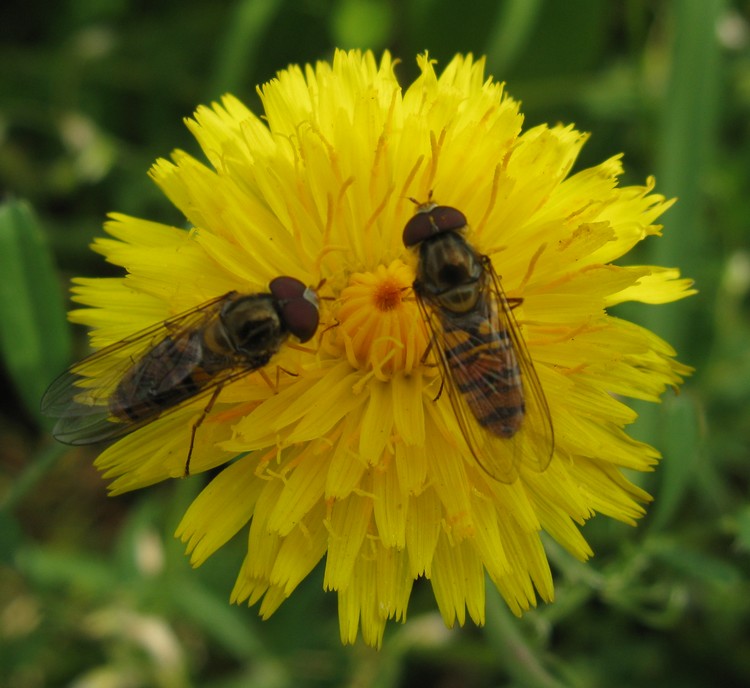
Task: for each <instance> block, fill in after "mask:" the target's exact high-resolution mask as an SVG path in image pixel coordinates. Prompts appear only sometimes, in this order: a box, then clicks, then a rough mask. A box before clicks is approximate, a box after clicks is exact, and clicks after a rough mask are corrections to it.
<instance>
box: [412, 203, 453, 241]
mask: <svg viewBox="0 0 750 688" xmlns="http://www.w3.org/2000/svg"><path fill="white" fill-rule="evenodd" d="M464 227H466V216H465V215H464V214H463V213H462V212H461V211H460V210H456V208H451V207H450V206H448V205H434V206H432V207H430V206H429V205H426V206H424V207H422V208H420V209H419V210H417V213H416V215H414V217H412V218H411V219H410V220H409V221H408V222H407V223H406V227H404V234H403V241H404V246H406V247H407V248H411V247H412V246H416V245H417V244H420V243H422V242H423V241H424V240H425V239H429V238H430V237H431V236H435V235H436V234H440V232H450V231H455V230H461V229H463V228H464Z"/></svg>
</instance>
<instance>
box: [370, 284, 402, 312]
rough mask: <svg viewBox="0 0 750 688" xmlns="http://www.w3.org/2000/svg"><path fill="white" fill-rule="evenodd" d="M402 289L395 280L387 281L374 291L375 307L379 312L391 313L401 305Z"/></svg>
mask: <svg viewBox="0 0 750 688" xmlns="http://www.w3.org/2000/svg"><path fill="white" fill-rule="evenodd" d="M403 293H404V287H403V286H402V285H401V284H399V283H398V282H397V281H396V280H395V279H388V280H386V281H384V282H382V283H381V284H379V285H378V287H377V289H376V290H375V307H376V308H377V309H378V310H381V311H392V310H393V309H394V308H398V307H399V306H400V305H401V295H402V294H403Z"/></svg>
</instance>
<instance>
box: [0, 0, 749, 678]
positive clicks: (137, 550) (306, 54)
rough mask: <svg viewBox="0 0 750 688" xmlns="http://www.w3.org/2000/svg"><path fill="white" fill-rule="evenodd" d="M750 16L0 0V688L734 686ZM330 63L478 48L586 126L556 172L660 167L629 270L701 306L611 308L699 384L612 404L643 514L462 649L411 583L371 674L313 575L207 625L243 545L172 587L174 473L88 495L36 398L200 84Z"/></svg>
mask: <svg viewBox="0 0 750 688" xmlns="http://www.w3.org/2000/svg"><path fill="white" fill-rule="evenodd" d="M749 22H750V3H749V2H747V1H742V0H734V1H730V0H700V1H693V0H675V1H674V2H660V1H659V0H618V1H615V2H601V1H600V0H567V1H566V2H558V1H556V0H504V1H501V2H491V1H489V0H486V1H480V0H477V1H476V2H473V3H458V2H451V1H449V0H404V1H403V2H398V1H397V0H390V1H389V0H296V1H293V0H244V1H243V0H235V1H232V0H220V1H218V2H213V3H205V2H199V1H198V0H181V1H180V2H177V1H175V0H165V1H164V2H160V3H146V2H126V1H125V0H67V1H64V2H59V3H53V4H50V3H46V2H45V3H42V2H40V1H39V0H31V1H27V2H20V0H8V1H7V2H6V3H5V4H4V9H3V21H2V22H1V23H0V93H2V99H0V178H2V189H3V190H4V199H3V200H4V202H5V205H4V207H3V210H2V213H0V254H2V255H0V270H1V274H2V282H3V283H2V289H0V321H1V322H0V327H2V336H1V337H0V342H2V352H3V362H4V365H3V367H2V369H0V375H2V378H1V379H0V383H1V384H2V385H3V394H2V396H1V397H0V437H1V438H2V441H1V442H0V667H2V668H1V669H0V685H2V686H8V687H9V688H21V687H23V688H36V687H41V686H60V685H70V686H79V687H80V686H87V687H88V686H164V687H168V688H172V687H174V688H178V687H181V686H212V687H220V688H222V687H223V688H230V687H234V686H237V687H239V686H258V687H263V688H266V687H272V688H273V687H276V686H278V687H283V686H357V687H365V686H373V687H383V688H385V687H390V686H393V687H396V686H399V687H400V686H445V687H447V686H465V687H466V688H474V687H480V686H481V687H483V686H498V685H502V686H548V687H557V686H575V687H581V688H588V687H592V688H593V687H597V686H613V687H619V686H623V687H625V686H635V685H637V686H659V687H660V688H667V687H669V686H675V687H677V686H679V687H680V688H686V687H689V688H692V687H695V688H698V687H703V686H706V685H727V686H728V685H750V565H749V557H750V504H749V503H748V483H749V478H750V451H749V447H750V317H749V316H750V237H749V234H748V218H750V195H749V194H748V193H747V189H748V188H750V116H749V115H750V49H749V45H750V23H749ZM336 45H338V46H341V47H360V48H368V47H369V48H373V49H375V50H376V51H381V50H382V49H384V48H389V49H390V50H392V52H393V53H394V54H395V55H397V56H398V57H400V58H402V60H403V63H402V64H401V65H400V67H399V74H400V76H401V78H402V80H403V82H404V83H407V82H408V81H410V80H411V79H412V77H413V76H414V75H415V73H416V67H415V63H414V56H415V54H416V53H417V52H420V51H423V50H429V52H430V54H431V56H432V57H434V58H435V59H437V60H438V61H439V63H441V64H445V63H446V62H447V60H448V59H450V57H451V56H452V55H453V54H454V53H455V52H459V51H460V52H468V51H470V52H473V53H475V54H485V55H487V56H488V68H489V71H490V72H491V73H492V74H494V75H495V76H496V77H497V78H499V79H502V80H505V81H507V83H508V90H509V92H510V93H511V94H512V95H513V96H515V97H516V98H519V99H520V100H522V101H523V108H524V113H525V115H526V121H527V124H528V125H534V124H537V123H540V122H557V121H563V122H575V123H576V124H577V126H578V127H579V128H581V129H583V130H587V131H591V132H593V136H592V138H591V140H590V142H589V143H588V144H587V146H586V147H585V148H584V151H583V154H582V156H581V159H580V161H579V167H585V166H588V165H591V164H595V163H597V162H599V161H601V160H603V159H605V158H607V157H609V156H611V155H613V154H615V153H618V152H620V151H623V152H624V153H625V162H626V167H627V176H626V179H625V180H624V181H625V182H626V183H641V182H642V181H643V180H644V179H645V178H646V177H647V176H648V175H649V174H651V173H656V174H657V181H658V186H657V189H658V190H659V191H661V192H662V193H664V194H666V195H668V196H678V197H679V199H680V201H679V203H678V204H677V205H676V206H675V207H674V208H673V209H672V210H670V211H669V213H668V214H667V215H666V217H665V219H664V222H665V224H666V233H665V238H664V239H663V240H652V241H650V242H647V243H646V245H645V246H643V247H642V248H640V250H639V252H637V253H636V254H635V255H633V256H632V260H633V262H646V261H653V262H656V263H660V264H663V265H670V266H671V265H675V266H679V267H681V268H682V269H683V272H684V273H685V274H686V275H689V276H692V277H695V278H696V279H697V286H698V288H699V289H700V294H699V295H698V296H697V297H693V298H692V299H689V300H687V301H685V302H680V303H677V304H672V305H669V306H663V307H658V308H652V307H648V306H643V305H641V306H636V307H629V308H624V307H623V308H622V310H621V311H620V313H621V314H622V315H623V316H624V317H628V318H630V319H633V320H636V321H638V322H642V323H643V324H646V325H648V326H649V327H651V328H652V329H654V330H656V331H657V332H658V333H659V334H662V335H664V336H666V337H667V338H668V339H669V340H670V342H671V343H673V344H674V345H675V348H676V349H677V350H678V351H679V355H680V359H681V360H682V361H684V362H686V363H689V364H691V365H694V366H695V367H696V373H695V375H694V377H693V378H692V379H691V380H689V381H688V383H687V384H686V385H685V387H684V388H683V390H682V392H681V394H680V396H674V395H671V394H668V395H666V398H665V400H664V403H663V404H662V405H660V406H648V405H645V404H644V405H639V406H638V410H639V412H640V413H641V419H640V420H639V423H638V424H637V427H636V428H635V432H636V434H638V436H640V437H643V438H645V439H647V440H648V441H650V442H653V443H654V444H656V446H658V447H659V448H661V449H662V451H663V453H664V455H665V459H664V461H663V463H662V465H661V467H660V469H659V470H658V471H657V472H656V473H654V474H653V475H649V476H646V477H642V478H640V479H641V482H642V484H643V485H644V487H645V488H646V489H648V490H649V491H650V492H651V493H652V494H654V495H655V497H656V501H655V503H654V505H653V506H652V507H651V509H650V512H649V515H648V517H647V518H646V519H644V522H643V523H642V524H641V525H640V527H639V528H638V529H631V528H628V527H626V526H623V525H621V524H618V523H613V522H610V521H607V520H606V519H604V518H597V519H594V520H593V521H592V522H591V523H589V524H588V525H587V526H586V528H585V534H586V536H587V538H588V539H589V541H590V542H591V544H592V546H593V547H594V549H595V551H596V553H597V555H596V557H595V558H594V560H593V561H592V562H590V563H588V564H585V565H583V564H580V563H578V562H576V561H573V560H571V558H570V557H569V556H568V555H567V554H565V553H564V552H562V551H561V550H560V549H559V548H558V547H557V546H556V545H555V543H553V542H548V543H547V545H548V552H549V556H550V559H551V561H552V565H553V568H554V570H555V574H556V584H557V601H556V602H555V604H553V605H548V606H543V607H540V608H539V609H538V610H536V611H534V612H532V613H529V614H527V615H526V616H525V617H524V618H523V619H521V620H516V619H514V618H512V617H509V615H508V612H507V609H506V608H505V606H504V605H503V604H502V603H501V602H500V601H499V600H498V599H497V598H496V597H494V596H492V594H491V593H490V598H489V600H488V619H487V627H486V628H485V629H474V628H469V627H467V628H465V629H463V630H454V631H447V630H446V629H444V627H443V625H442V621H441V620H440V619H439V617H438V615H437V613H436V611H435V608H434V601H433V600H432V594H431V591H430V589H429V586H428V585H417V586H416V587H415V591H414V594H413V596H412V603H411V606H410V620H409V622H408V623H407V624H406V625H405V626H396V625H392V626H391V627H390V628H389V630H388V632H387V633H386V639H385V643H384V647H383V649H382V651H381V652H380V653H376V652H374V651H371V650H369V649H367V648H364V647H362V646H355V647H354V648H343V647H341V646H340V644H339V640H338V630H337V618H336V609H335V606H336V605H335V599H334V596H333V595H331V594H324V593H322V591H321V575H320V572H315V573H314V574H313V575H312V576H310V578H309V579H308V580H307V581H306V582H305V583H304V584H303V585H302V586H301V587H300V589H299V590H298V591H297V592H296V593H295V595H294V597H293V598H292V600H290V601H289V602H288V603H287V604H285V605H284V606H283V607H282V608H281V610H280V611H279V612H278V613H277V614H276V615H274V616H273V617H272V618H271V619H270V620H269V621H266V622H261V621H259V620H258V619H257V618H256V615H255V612H254V610H251V611H248V610H247V609H244V608H235V607H231V606H229V605H228V603H227V598H228V595H229V591H230V589H231V586H232V583H233V580H234V576H235V573H236V571H237V567H238V565H239V562H240V561H241V559H242V556H243V549H244V547H245V542H244V539H243V538H239V539H238V540H237V541H235V542H233V543H230V545H229V546H227V547H225V548H224V549H223V550H222V551H221V552H219V553H218V554H217V555H215V556H214V557H213V558H212V559H211V560H209V562H208V563H207V564H205V565H204V566H203V567H202V568H201V569H200V570H198V571H195V572H194V571H192V570H190V567H189V564H188V563H187V561H186V560H185V558H184V556H183V552H182V546H181V545H180V544H179V543H177V542H175V541H174V540H173V538H172V533H173V532H174V528H175V526H176V524H177V522H178V521H179V518H180V516H181V514H182V513H183V512H184V510H185V508H186V506H187V504H188V503H189V502H190V500H191V499H192V498H193V497H194V496H195V494H196V493H197V491H198V490H199V488H200V479H199V478H194V479H191V480H190V481H184V482H182V483H177V484H171V485H163V486H158V487H154V488H152V489H150V490H144V491H142V492H141V493H138V494H133V495H127V496H124V497H118V498H117V499H109V498H107V497H106V496H105V489H104V484H103V482H102V480H101V478H100V477H99V476H98V475H97V474H96V473H95V471H94V470H93V468H92V467H91V463H92V459H93V456H94V454H93V453H92V452H91V451H88V450H67V449H65V448H62V447H58V446H56V445H54V444H53V443H52V441H51V440H50V439H49V437H48V435H47V434H46V433H45V431H44V429H43V428H42V427H41V426H40V424H39V423H40V421H39V419H38V418H37V412H36V408H35V405H34V404H33V399H34V398H36V397H37V396H38V394H39V390H40V389H43V388H44V385H45V384H46V383H47V382H48V381H49V379H50V376H51V374H52V370H53V369H60V368H62V367H63V366H64V365H65V362H66V360H68V359H69V356H70V353H69V341H68V338H69V330H68V329H67V328H66V327H64V326H63V325H62V313H63V311H64V294H65V288H66V285H67V282H68V278H69V277H70V276H72V275H76V274H83V275H105V274H112V273H110V272H108V268H107V266H106V265H104V264H103V263H102V261H100V260H99V258H98V257H97V256H96V255H95V254H93V253H92V252H91V251H89V250H88V248H87V244H88V243H89V241H90V240H91V238H92V237H93V236H95V235H97V234H99V233H100V227H101V224H102V221H103V218H104V216H105V214H106V213H107V212H109V211H112V210H119V211H123V212H127V213H129V214H132V215H136V216H142V217H147V218H150V219H154V220H161V221H166V222H172V223H180V222H182V219H181V218H180V217H179V215H178V214H177V212H176V211H175V210H174V209H173V208H171V207H170V206H169V204H168V203H167V201H166V200H165V199H164V198H163V197H162V196H161V194H160V193H159V192H158V190H157V189H156V188H155V187H154V186H153V185H152V184H151V183H150V182H149V180H148V179H147V177H146V174H145V172H146V170H147V169H148V167H149V166H150V164H151V163H152V162H153V160H154V159H155V158H156V157H158V156H163V155H168V154H169V152H170V151H171V150H172V149H174V148H178V147H182V148H186V149H188V150H189V151H191V152H194V153H197V152H198V151H197V145H196V144H195V143H194V142H193V141H192V140H191V137H190V136H189V135H188V132H187V130H186V129H185V128H184V127H183V126H182V124H181V120H182V118H184V117H186V116H189V115H190V114H191V113H192V112H193V111H194V109H195V107H196V106H197V105H198V104H200V103H204V102H207V101H210V100H211V99H215V98H217V97H218V96H220V95H221V94H222V93H223V92H226V91H232V92H233V93H235V94H237V95H238V96H240V97H241V98H243V99H244V100H245V101H246V102H248V104H249V105H250V106H251V107H253V108H255V109H256V110H257V108H258V105H259V103H258V100H257V96H256V94H255V90H254V89H255V85H256V84H257V83H260V82H263V81H265V80H267V79H269V78H271V77H272V76H273V75H274V73H275V72H276V71H277V70H278V69H281V68H284V67H285V66H286V65H287V64H289V63H304V62H309V61H314V60H316V59H320V58H323V59H328V58H330V56H331V54H332V50H333V46H336ZM20 199H24V202H21V201H20ZM32 207H33V208H34V210H33V211H32V210H31V208H32ZM40 227H41V229H40ZM51 256H54V259H52V258H51ZM53 260H54V261H56V263H57V271H56V272H55V271H53V268H52V262H53ZM19 261H23V262H22V263H21V262H19ZM76 336H77V337H79V339H78V340H77V345H76V351H77V353H79V354H80V353H82V352H83V346H84V345H83V337H82V336H81V333H80V332H77V333H76ZM21 354H23V355H21Z"/></svg>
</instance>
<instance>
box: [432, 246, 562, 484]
mask: <svg viewBox="0 0 750 688" xmlns="http://www.w3.org/2000/svg"><path fill="white" fill-rule="evenodd" d="M484 266H485V270H486V271H487V279H486V280H485V284H486V288H485V289H484V291H483V293H482V295H481V297H480V299H479V302H478V304H477V309H476V311H474V312H472V313H471V314H470V317H468V318H467V316H466V315H456V314H453V313H451V312H450V311H447V310H445V309H440V308H431V307H430V306H429V304H427V303H423V302H422V299H420V298H419V296H418V298H417V301H418V303H419V304H420V309H421V310H422V313H423V315H424V317H425V320H426V321H427V323H428V325H429V327H430V330H431V332H432V336H433V342H434V344H435V345H436V346H435V347H434V348H435V350H436V357H437V360H438V362H439V364H440V367H441V370H442V373H443V379H444V384H445V386H446V388H447V391H448V395H449V398H450V402H451V405H452V407H453V410H454V413H455V415H456V419H457V421H458V424H459V427H460V428H461V432H462V434H463V436H464V438H465V440H466V443H467V444H468V446H469V449H470V450H471V452H472V454H473V456H474V458H475V459H476V460H477V463H478V464H479V465H480V467H481V468H483V469H484V470H485V472H487V473H488V474H489V475H490V476H491V477H493V478H494V479H495V480H498V481H499V482H503V483H512V482H514V481H515V480H516V479H517V478H518V466H519V465H521V464H523V465H524V466H527V467H529V468H531V469H533V470H536V471H543V470H545V469H546V468H547V466H548V465H549V462H550V460H551V458H552V454H553V453H554V431H553V427H552V420H551V417H550V412H549V407H548V405H547V401H546V398H545V396H544V391H543V389H542V385H541V383H540V381H539V378H538V376H537V374H536V371H535V370H534V365H533V362H532V360H531V356H530V355H529V352H528V349H527V347H526V344H525V342H524V340H523V337H522V335H521V332H520V329H519V326H518V324H517V322H516V320H515V317H514V316H513V313H512V310H511V307H510V304H509V303H508V299H507V298H506V296H505V294H504V292H503V290H502V287H501V285H500V280H499V279H498V278H497V276H496V275H495V273H494V270H493V269H492V265H491V264H490V262H489V260H486V261H485V264H484Z"/></svg>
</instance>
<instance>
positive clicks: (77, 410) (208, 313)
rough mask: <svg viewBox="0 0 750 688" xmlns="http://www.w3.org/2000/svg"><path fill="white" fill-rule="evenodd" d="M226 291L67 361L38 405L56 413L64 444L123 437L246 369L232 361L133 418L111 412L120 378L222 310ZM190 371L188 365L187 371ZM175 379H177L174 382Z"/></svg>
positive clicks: (59, 437)
mask: <svg viewBox="0 0 750 688" xmlns="http://www.w3.org/2000/svg"><path fill="white" fill-rule="evenodd" d="M228 296H229V295H228V294H225V295H223V296H220V297H218V298H215V299H212V300H211V301H207V302H205V303H203V304H201V305H200V306H197V307H196V308H193V309H191V310H189V311H186V312H184V313H181V314H179V315H176V316H174V317H173V318H170V319H168V320H165V321H163V322H160V323H157V324H155V325H152V326H151V327H148V328H146V329H144V330H141V331H140V332H137V333H135V334H133V335H132V336H130V337H126V338H125V339H122V340H120V341H119V342H116V343H114V344H111V345H110V346H106V347H104V348H102V349H99V350H98V351H96V352H95V353H93V354H91V355H90V356H88V357H86V358H84V359H83V360H82V361H79V362H78V363H76V364H74V365H73V366H71V367H70V368H69V369H68V370H67V371H65V372H64V373H63V374H62V375H60V377H58V378H57V379H56V380H55V381H54V382H53V383H52V384H51V385H50V386H49V388H48V389H47V391H46V392H45V394H44V396H43V397H42V403H41V410H42V413H44V414H45V415H46V416H49V417H51V418H57V419H58V421H57V423H56V424H55V427H54V429H53V435H54V437H55V438H56V439H57V440H59V441H61V442H64V443H66V444H74V445H80V444H91V443H93V442H100V441H105V440H112V439H115V438H118V437H122V436H123V435H126V434H128V433H130V432H133V431H134V430H136V429H138V428H140V427H142V426H144V425H146V424H148V423H150V422H152V421H153V420H155V419H156V418H158V417H160V416H162V415H164V414H166V413H168V412H170V411H172V410H174V409H176V408H179V407H180V406H182V405H183V404H184V403H186V402H187V401H189V400H190V401H192V400H195V399H197V398H200V397H202V396H204V395H206V394H208V393H209V392H211V391H212V390H214V389H216V387H217V386H219V385H225V384H227V383H228V382H230V381H232V380H233V379H235V378H237V377H240V376H242V375H244V374H246V373H247V372H249V371H248V368H247V367H239V366H238V367H230V368H227V369H226V370H222V371H220V372H218V373H217V374H216V375H213V376H212V377H211V379H210V380H208V381H207V382H206V383H205V384H204V385H201V386H200V388H199V389H196V390H195V391H194V393H193V391H192V390H191V391H190V392H188V391H187V390H185V391H184V393H183V394H179V391H180V390H175V391H176V392H177V394H176V395H175V396H176V398H177V399H180V401H179V402H178V403H176V404H174V405H173V406H167V407H164V406H162V407H158V406H155V407H154V408H153V409H150V410H148V412H146V413H145V414H142V415H140V416H139V417H138V419H137V420H131V419H129V418H121V417H119V416H117V415H114V414H113V411H112V408H111V399H112V396H113V394H114V393H115V391H116V390H117V388H118V385H119V384H120V382H121V381H122V380H123V378H124V377H125V376H126V375H127V374H128V373H129V371H131V370H132V369H133V368H134V367H135V366H137V365H138V363H139V362H140V361H141V360H143V358H144V357H145V356H148V355H149V353H150V352H152V351H153V350H154V348H155V347H157V346H158V345H159V344H160V343H161V342H163V341H164V340H165V339H166V338H167V337H170V338H171V340H172V341H174V342H177V343H178V344H179V342H180V341H183V340H185V339H186V338H188V337H189V336H190V335H191V333H193V332H195V331H196V330H200V329H202V328H203V327H205V326H206V324H207V323H208V322H210V321H211V320H212V319H213V318H214V317H215V316H216V315H217V314H218V312H219V311H220V310H221V306H222V304H223V303H224V301H225V300H226V299H227V298H228ZM186 372H188V373H189V372H190V371H186ZM177 384H179V383H177Z"/></svg>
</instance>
